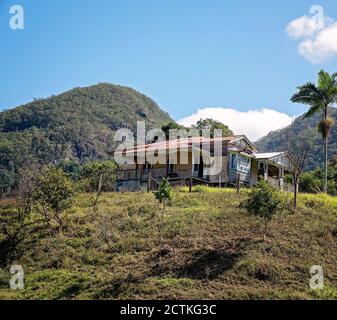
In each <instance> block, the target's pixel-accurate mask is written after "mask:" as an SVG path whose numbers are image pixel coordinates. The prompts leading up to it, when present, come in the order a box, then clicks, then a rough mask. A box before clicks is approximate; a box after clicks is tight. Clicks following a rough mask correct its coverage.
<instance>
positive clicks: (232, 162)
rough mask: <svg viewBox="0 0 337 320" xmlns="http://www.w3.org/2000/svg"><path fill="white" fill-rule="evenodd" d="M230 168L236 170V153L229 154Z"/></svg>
mask: <svg viewBox="0 0 337 320" xmlns="http://www.w3.org/2000/svg"><path fill="white" fill-rule="evenodd" d="M230 168H231V169H232V170H236V154H231V155H230Z"/></svg>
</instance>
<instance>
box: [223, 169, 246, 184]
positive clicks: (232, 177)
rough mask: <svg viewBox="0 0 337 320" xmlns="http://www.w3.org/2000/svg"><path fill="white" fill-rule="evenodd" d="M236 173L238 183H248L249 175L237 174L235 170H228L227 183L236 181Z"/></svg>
mask: <svg viewBox="0 0 337 320" xmlns="http://www.w3.org/2000/svg"><path fill="white" fill-rule="evenodd" d="M238 173H240V181H241V182H245V183H250V177H251V175H250V174H247V173H243V172H239V171H237V170H229V179H228V182H231V183H235V182H236V181H237V177H238Z"/></svg>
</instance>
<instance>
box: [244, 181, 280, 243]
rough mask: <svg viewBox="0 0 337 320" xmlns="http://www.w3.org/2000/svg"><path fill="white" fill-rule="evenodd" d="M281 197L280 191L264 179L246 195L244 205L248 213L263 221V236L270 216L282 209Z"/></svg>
mask: <svg viewBox="0 0 337 320" xmlns="http://www.w3.org/2000/svg"><path fill="white" fill-rule="evenodd" d="M283 202H284V201H283V198H282V197H281V195H280V192H279V191H277V190H276V189H274V188H273V187H271V186H270V185H269V184H267V183H266V182H265V181H260V182H259V184H258V185H257V187H255V188H254V189H253V190H252V191H251V192H250V193H249V196H248V199H247V200H246V201H245V203H244V207H245V208H246V210H247V211H248V213H249V214H251V215H254V216H258V217H261V218H262V219H263V220H264V223H265V231H264V234H263V238H265V237H266V231H267V225H268V222H269V221H270V220H271V219H272V217H273V216H274V215H275V214H277V213H279V212H281V211H282V209H283V204H284V203H283Z"/></svg>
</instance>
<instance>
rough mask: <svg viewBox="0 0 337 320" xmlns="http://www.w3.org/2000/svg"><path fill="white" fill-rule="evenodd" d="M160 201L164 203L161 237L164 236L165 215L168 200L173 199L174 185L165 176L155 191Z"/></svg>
mask: <svg viewBox="0 0 337 320" xmlns="http://www.w3.org/2000/svg"><path fill="white" fill-rule="evenodd" d="M154 195H155V197H156V199H157V200H158V202H159V203H160V204H161V205H162V217H161V238H162V229H163V225H164V215H165V208H166V203H167V201H169V200H171V199H172V187H171V185H170V183H169V181H168V180H167V178H163V179H162V180H161V182H160V184H159V189H158V191H157V192H155V193H154Z"/></svg>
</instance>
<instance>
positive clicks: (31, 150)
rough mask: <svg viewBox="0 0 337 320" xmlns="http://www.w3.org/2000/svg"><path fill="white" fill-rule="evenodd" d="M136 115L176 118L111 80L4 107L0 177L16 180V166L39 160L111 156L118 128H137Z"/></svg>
mask: <svg viewBox="0 0 337 320" xmlns="http://www.w3.org/2000/svg"><path fill="white" fill-rule="evenodd" d="M137 120H144V121H145V122H146V124H147V126H148V128H153V127H158V126H161V125H162V124H164V123H166V122H169V121H170V120H171V118H170V116H169V115H168V114H167V113H166V112H163V111H162V110H161V109H160V108H159V107H158V106H157V104H156V103H155V102H154V101H152V100H151V99H149V98H148V97H146V96H144V95H142V94H140V93H139V92H137V91H135V90H133V89H131V88H127V87H122V86H116V85H111V84H107V83H104V84H98V85H94V86H91V87H87V88H76V89H73V90H71V91H68V92H65V93H63V94H60V95H57V96H52V97H50V98H48V99H38V100H35V101H33V102H31V103H29V104H26V105H23V106H20V107H17V108H15V109H12V110H9V111H4V112H1V113H0V180H1V181H2V183H6V181H7V183H12V182H14V181H15V175H16V173H17V171H18V170H19V169H20V168H22V167H24V166H25V165H27V164H30V163H34V162H41V163H51V162H55V161H59V160H73V161H76V162H81V161H85V160H87V159H104V158H107V157H109V155H110V154H111V151H112V150H113V148H114V142H113V134H114V132H115V131H116V130H117V129H119V128H124V127H125V128H130V129H134V127H135V125H136V122H137Z"/></svg>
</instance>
